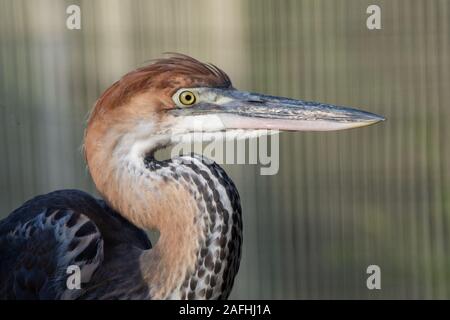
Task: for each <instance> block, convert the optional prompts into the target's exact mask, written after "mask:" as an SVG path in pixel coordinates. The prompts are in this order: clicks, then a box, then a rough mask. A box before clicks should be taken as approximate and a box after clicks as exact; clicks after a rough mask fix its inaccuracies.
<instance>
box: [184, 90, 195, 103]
mask: <svg viewBox="0 0 450 320" xmlns="http://www.w3.org/2000/svg"><path fill="white" fill-rule="evenodd" d="M195 100H196V98H195V95H194V93H193V92H192V91H188V90H186V91H183V92H181V93H180V102H181V103H182V104H184V105H185V106H190V105H192V104H194V103H195Z"/></svg>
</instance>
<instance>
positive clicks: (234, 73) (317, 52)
mask: <svg viewBox="0 0 450 320" xmlns="http://www.w3.org/2000/svg"><path fill="white" fill-rule="evenodd" d="M69 4H78V5H80V6H81V10H82V29H81V30H79V31H77V30H67V28H66V27H65V19H66V13H65V10H66V7H67V6H68V5H69ZM370 4H378V5H379V6H380V7H381V9H382V30H373V31H371V30H368V29H367V28H366V18H367V16H368V15H367V14H366V8H367V7H368V5H370ZM449 8H450V2H449V1H447V0H441V1H439V0H436V1H426V0H408V1H406V0H397V1H375V0H374V1H366V0H348V1H347V0H346V1H343V0H338V1H326V0H319V1H312V0H311V1H295V0H290V1H275V0H251V1H237V0H234V1H218V0H213V1H198V0H195V1H194V0H192V1H181V0H180V1H166V0H165V1H163V0H161V1H143V0H129V1H127V0H123V1H117V0H114V1H113V0H103V1H98V0H95V1H90V0H89V1H88V0H86V1H57V0H36V1H27V0H0V117H1V118H0V150H1V157H0V216H2V217H3V216H6V215H7V214H8V213H9V212H10V211H11V210H12V209H14V208H15V207H17V206H19V205H20V204H21V203H22V202H23V201H24V200H26V199H28V198H30V197H32V196H34V195H36V194H40V193H46V192H49V191H51V190H54V189H58V188H80V189H83V190H87V191H91V192H94V188H93V185H92V182H91V180H90V178H89V175H88V173H87V170H86V168H85V163H84V160H83V157H82V154H81V152H80V148H79V147H80V146H81V144H82V136H83V130H84V123H85V116H86V114H87V112H88V110H89V109H90V107H91V106H92V104H93V103H94V102H95V100H96V98H97V97H98V96H99V94H100V93H101V92H102V91H103V90H104V89H105V88H107V87H108V86H109V85H110V84H111V83H112V82H113V81H115V80H116V79H118V78H119V77H120V76H121V75H122V74H123V73H125V72H127V71H129V70H131V69H134V68H135V67H137V66H141V65H143V64H145V62H146V61H148V60H149V59H152V58H156V57H160V56H161V53H163V52H183V53H187V54H189V55H192V56H194V57H196V58H198V59H200V60H206V61H211V62H213V63H215V64H217V65H218V66H220V67H222V68H223V69H224V70H225V71H226V72H227V73H228V74H229V75H230V77H231V79H232V80H233V84H234V85H235V87H237V88H240V89H244V90H249V91H257V92H264V93H269V94H276V95H283V96H289V97H294V98H303V99H306V100H317V101H323V102H329V103H334V104H340V105H349V106H354V107H360V108H362V109H365V110H368V111H371V112H375V113H378V114H382V115H384V116H386V117H387V119H388V121H387V122H385V123H383V124H381V125H377V126H374V127H369V128H363V129H358V130H351V131H348V132H339V133H333V132H330V133H302V134H300V133H297V134H292V133H283V134H282V135H281V139H280V148H281V153H280V170H279V173H278V174H277V175H275V176H261V175H260V174H259V168H258V167H257V166H251V165H228V166H226V169H227V171H228V172H229V174H230V175H231V176H232V177H233V179H234V181H235V182H236V184H237V186H238V188H239V190H240V193H241V198H242V205H243V211H244V228H245V230H244V242H245V243H244V252H243V260H242V264H241V269H240V273H239V275H238V278H237V280H236V284H235V288H234V291H233V294H232V297H234V298H255V299H257V298H265V299H270V298H313V299H316V298H450V258H449V256H450V250H449V249H450V248H449V246H450V230H449V228H450V143H449V141H448V140H449V138H450V125H449V122H450V107H449V106H448V101H450V90H449V88H450V45H449V38H450V33H449V31H450V26H449V20H450V12H449ZM371 264H376V265H379V266H380V267H381V272H382V273H381V274H382V289H381V290H373V291H370V290H368V289H367V288H366V278H367V276H368V275H367V274H366V268H367V266H368V265H371Z"/></svg>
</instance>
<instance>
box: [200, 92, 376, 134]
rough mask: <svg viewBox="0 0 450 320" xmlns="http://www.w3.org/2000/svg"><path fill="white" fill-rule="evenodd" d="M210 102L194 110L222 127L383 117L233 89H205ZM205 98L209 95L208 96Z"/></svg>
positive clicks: (359, 122) (342, 123) (284, 126)
mask: <svg viewBox="0 0 450 320" xmlns="http://www.w3.org/2000/svg"><path fill="white" fill-rule="evenodd" d="M208 91H209V92H208V93H209V96H210V97H213V98H212V99H211V100H212V101H214V103H200V104H199V105H198V106H196V107H194V108H192V112H193V113H196V114H216V115H218V116H219V117H220V119H221V121H222V123H223V126H224V128H225V129H275V130H282V131H332V130H344V129H350V128H358V127H364V126H369V125H372V124H375V123H378V122H380V121H383V120H385V119H384V118H383V117H381V116H379V115H376V114H373V113H369V112H365V111H361V110H357V109H353V108H348V107H341V106H335V105H330V104H325V103H319V102H310V101H303V100H295V99H289V98H282V97H274V96H269V95H264V94H257V93H250V92H243V91H238V90H234V89H217V88H210V89H208ZM208 100H209V99H208Z"/></svg>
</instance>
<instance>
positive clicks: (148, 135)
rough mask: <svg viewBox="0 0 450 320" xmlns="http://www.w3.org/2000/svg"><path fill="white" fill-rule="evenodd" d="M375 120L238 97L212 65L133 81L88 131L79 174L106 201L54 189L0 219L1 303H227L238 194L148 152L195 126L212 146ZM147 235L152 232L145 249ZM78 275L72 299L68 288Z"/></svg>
mask: <svg viewBox="0 0 450 320" xmlns="http://www.w3.org/2000/svg"><path fill="white" fill-rule="evenodd" d="M381 120H383V118H382V117H380V116H378V115H375V114H372V113H368V112H364V111H359V110H355V109H350V108H345V107H338V106H333V105H329V104H322V103H316V102H307V101H300V100H293V99H288V98H281V97H274V96H269V95H262V94H255V93H249V92H242V91H238V90H236V89H235V88H233V87H232V85H231V81H230V79H229V78H228V76H227V75H226V74H225V73H224V72H223V71H222V70H220V69H219V68H217V67H216V66H214V65H212V64H205V63H201V62H199V61H197V60H195V59H193V58H190V57H188V56H185V55H180V54H175V55H172V56H169V57H165V58H162V59H159V60H156V61H154V62H153V63H151V64H150V65H148V66H146V67H143V68H140V69H137V70H135V71H132V72H130V73H128V74H126V75H125V76H123V77H122V78H121V79H120V80H119V81H118V82H116V83H114V84H113V85H112V86H111V87H110V88H109V89H107V90H106V91H105V92H104V93H103V95H102V96H101V97H100V99H99V100H98V101H97V102H96V104H95V107H94V109H93V111H92V113H91V115H90V118H89V121H88V125H87V129H86V132H85V140H84V148H85V155H86V160H87V165H88V168H89V171H90V174H91V176H92V178H93V180H94V183H95V186H96V187H97V189H98V191H99V193H100V194H101V195H102V197H103V199H104V200H97V199H95V198H93V197H92V196H90V195H88V194H86V193H84V192H82V191H77V190H60V191H55V192H52V193H49V194H46V195H41V196H37V197H35V198H34V199H32V200H29V201H28V202H26V203H25V204H23V205H22V206H21V207H19V208H18V209H16V210H15V211H13V212H12V213H11V214H10V215H9V216H8V217H7V218H5V219H4V220H3V221H1V222H0V259H1V260H0V297H1V298H3V299H225V298H227V297H228V295H229V294H230V291H231V288H232V285H233V281H234V277H235V275H236V273H237V271H238V267H239V260H240V254H241V244H242V221H241V206H240V200H239V195H238V192H237V190H236V187H235V186H234V184H233V182H232V181H231V179H230V178H229V177H228V176H227V174H226V173H225V172H224V171H223V170H222V169H221V168H220V167H219V166H218V165H217V164H215V163H214V162H212V161H210V160H208V159H206V158H203V157H202V156H199V155H195V154H194V155H191V156H187V155H184V156H180V157H175V158H173V159H168V160H157V159H156V157H155V156H154V154H155V151H156V150H158V149H160V148H163V147H167V146H171V145H173V144H175V143H177V142H178V141H180V139H181V138H182V137H183V136H184V135H193V134H195V133H196V131H198V130H199V129H198V126H197V125H196V126H194V122H195V123H197V124H198V123H199V122H201V124H202V126H200V127H201V131H202V132H207V133H209V135H201V137H203V138H202V139H211V138H212V137H213V136H214V135H215V134H218V133H221V132H223V131H226V130H241V133H242V135H243V136H245V135H247V134H251V133H254V131H255V130H262V129H279V130H287V131H302V130H308V131H324V130H340V129H347V128H355V127H361V126H367V125H370V124H374V123H377V122H379V121H381ZM196 136H197V137H198V135H196ZM208 137H209V138H208ZM148 229H152V230H154V229H156V230H159V232H160V237H159V240H158V242H157V243H156V245H155V246H154V247H153V248H152V247H151V244H150V241H149V240H148V238H147V236H146V234H145V233H144V231H143V230H148ZM74 265H75V266H78V267H79V271H80V276H81V277H80V279H81V288H79V289H77V288H75V289H73V288H68V287H67V281H66V279H67V277H68V274H67V269H68V267H69V266H74Z"/></svg>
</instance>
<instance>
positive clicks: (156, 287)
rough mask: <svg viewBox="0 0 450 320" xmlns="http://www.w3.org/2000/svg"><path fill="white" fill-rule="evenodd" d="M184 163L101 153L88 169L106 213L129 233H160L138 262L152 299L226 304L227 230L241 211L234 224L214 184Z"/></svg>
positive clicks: (232, 256)
mask: <svg viewBox="0 0 450 320" xmlns="http://www.w3.org/2000/svg"><path fill="white" fill-rule="evenodd" d="M110 154H114V152H112V153H110ZM137 160H138V161H137ZM191 160H192V161H193V162H192V163H190V164H185V163H184V162H183V161H181V160H180V159H175V160H168V161H164V162H161V161H156V160H154V159H150V161H148V160H147V161H145V160H144V157H142V158H139V157H136V155H133V154H132V153H130V156H125V157H120V156H119V157H110V156H108V153H105V154H104V156H103V157H102V156H101V155H98V156H97V157H96V159H95V160H94V159H93V158H91V161H89V164H90V165H89V167H90V169H91V174H92V176H93V179H94V181H95V183H96V186H97V188H98V189H99V192H100V193H101V194H102V195H103V196H104V197H105V199H106V200H107V201H108V202H109V203H110V205H111V206H112V207H113V208H114V209H115V210H117V211H118V212H120V213H121V214H122V215H123V216H124V217H125V218H127V219H128V220H129V221H131V222H132V223H134V224H135V225H137V226H139V227H141V228H143V229H147V230H148V229H150V230H155V229H156V230H158V231H159V233H160V238H159V240H158V242H157V244H156V245H155V246H154V247H153V248H152V249H150V250H147V251H144V252H143V253H142V255H141V258H140V269H141V273H142V276H143V278H144V281H145V282H146V283H147V285H148V288H149V295H150V296H149V297H151V298H152V299H183V298H184V299H187V298H197V299H199V298H208V299H212V298H219V297H226V296H227V295H228V294H229V289H231V285H232V283H233V279H234V275H235V273H236V272H237V267H238V261H239V259H240V242H241V238H240V235H241V230H240V227H239V229H238V228H237V227H236V226H234V224H236V222H239V223H240V207H239V219H236V218H235V217H234V216H233V218H232V217H231V215H232V214H234V211H235V210H234V209H233V206H232V205H231V203H230V199H229V197H228V194H227V191H226V190H225V187H224V186H221V184H220V182H219V178H217V177H216V178H205V177H204V176H202V175H200V174H199V172H200V171H201V172H203V174H205V172H208V174H209V171H208V168H207V166H205V165H203V164H201V163H199V161H198V160H196V159H191ZM193 163H196V164H193ZM193 167H195V168H197V170H196V169H193ZM200 167H201V168H200ZM95 169H97V170H95ZM196 171H197V172H196ZM216 187H217V189H218V190H220V191H217V190H216V189H215V188H216ZM232 231H233V232H232ZM232 236H234V237H235V239H234V242H233V243H232V245H231V246H230V243H231V242H232V240H233V239H232ZM236 241H237V244H236ZM235 261H237V262H235ZM230 268H232V269H233V270H232V272H230V271H229V269H230ZM230 279H231V280H230ZM224 282H225V283H226V285H227V288H225V289H226V292H225V293H224V290H223V289H224V288H222V286H223V283H224Z"/></svg>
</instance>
